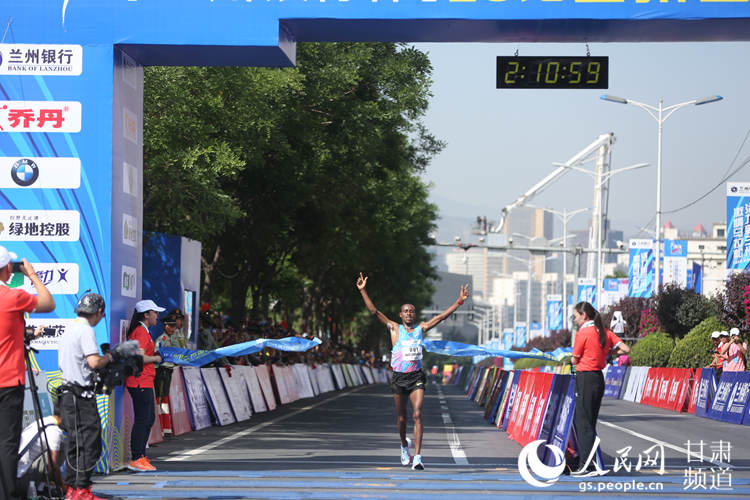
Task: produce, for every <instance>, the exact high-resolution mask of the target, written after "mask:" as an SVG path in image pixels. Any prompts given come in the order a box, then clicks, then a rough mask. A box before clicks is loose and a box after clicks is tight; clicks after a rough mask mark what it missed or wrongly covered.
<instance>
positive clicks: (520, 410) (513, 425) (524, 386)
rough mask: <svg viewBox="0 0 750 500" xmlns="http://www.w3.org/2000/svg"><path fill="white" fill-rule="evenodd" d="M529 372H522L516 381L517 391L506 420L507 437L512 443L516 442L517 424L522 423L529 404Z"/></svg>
mask: <svg viewBox="0 0 750 500" xmlns="http://www.w3.org/2000/svg"><path fill="white" fill-rule="evenodd" d="M531 376H532V375H531V372H529V371H525V370H524V371H522V372H521V378H519V379H518V389H517V390H516V396H515V398H514V399H513V408H511V411H510V418H509V419H508V428H507V429H506V431H507V432H508V437H509V438H510V439H513V440H514V441H518V439H517V438H516V435H517V434H518V427H519V422H521V421H523V418H524V416H525V415H526V407H527V406H528V404H529V381H530V380H531Z"/></svg>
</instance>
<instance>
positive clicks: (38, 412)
mask: <svg viewBox="0 0 750 500" xmlns="http://www.w3.org/2000/svg"><path fill="white" fill-rule="evenodd" d="M24 347H25V349H24V356H25V357H26V378H27V380H28V381H29V390H30V391H31V401H32V403H33V405H34V420H35V422H36V426H37V435H36V436H35V437H34V438H33V439H42V446H41V447H42V450H43V453H44V454H45V455H46V456H45V458H44V474H45V480H46V481H47V492H48V493H47V494H46V495H39V496H37V498H39V499H40V500H41V499H49V500H57V499H60V500H63V499H64V497H65V491H64V489H63V485H61V484H57V483H56V482H55V475H54V473H53V471H52V467H53V466H54V465H53V461H52V450H51V449H50V446H49V440H48V439H47V431H46V430H45V426H44V424H43V421H42V420H43V418H44V416H43V415H42V406H41V404H40V403H39V388H38V387H37V385H36V378H35V377H34V372H33V370H32V369H31V356H30V354H29V353H30V352H31V351H34V352H38V351H37V350H36V349H34V348H33V347H31V346H30V345H29V343H28V342H24ZM20 493H21V495H26V492H25V491H22V492H20Z"/></svg>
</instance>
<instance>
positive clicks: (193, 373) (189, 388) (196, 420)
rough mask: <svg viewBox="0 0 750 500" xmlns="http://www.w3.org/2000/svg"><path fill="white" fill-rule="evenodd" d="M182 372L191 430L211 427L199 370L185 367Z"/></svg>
mask: <svg viewBox="0 0 750 500" xmlns="http://www.w3.org/2000/svg"><path fill="white" fill-rule="evenodd" d="M180 370H182V378H183V381H184V382H185V392H186V393H187V400H188V404H189V406H190V422H191V424H192V426H193V430H194V431H197V430H200V429H205V428H206V427H211V415H210V413H209V409H208V400H207V399H206V389H205V388H204V385H203V378H202V377H201V372H200V368H196V367H192V366H185V367H182V368H180Z"/></svg>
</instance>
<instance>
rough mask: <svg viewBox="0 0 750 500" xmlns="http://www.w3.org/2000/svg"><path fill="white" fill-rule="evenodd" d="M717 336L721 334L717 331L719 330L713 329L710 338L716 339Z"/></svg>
mask: <svg viewBox="0 0 750 500" xmlns="http://www.w3.org/2000/svg"><path fill="white" fill-rule="evenodd" d="M719 336H721V333H719V331H718V330H715V331H714V332H713V333H712V334H711V338H712V339H718V338H719Z"/></svg>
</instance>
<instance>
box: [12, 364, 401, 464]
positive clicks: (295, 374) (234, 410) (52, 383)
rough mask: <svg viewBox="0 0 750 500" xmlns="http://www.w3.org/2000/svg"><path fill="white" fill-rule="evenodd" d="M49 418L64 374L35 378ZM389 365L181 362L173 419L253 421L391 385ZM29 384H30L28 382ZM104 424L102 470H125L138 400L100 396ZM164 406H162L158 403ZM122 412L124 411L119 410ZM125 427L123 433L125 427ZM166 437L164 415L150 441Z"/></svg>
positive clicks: (191, 425)
mask: <svg viewBox="0 0 750 500" xmlns="http://www.w3.org/2000/svg"><path fill="white" fill-rule="evenodd" d="M35 381H36V385H37V387H38V389H39V391H38V394H39V400H40V406H41V409H42V414H43V415H44V416H49V415H51V414H52V405H53V397H52V395H51V393H50V389H52V388H56V387H57V386H59V385H60V383H61V372H59V371H55V372H40V373H39V374H38V375H36V376H35ZM388 381H389V375H388V371H387V369H386V368H370V367H368V366H364V365H359V364H318V365H315V366H312V365H305V364H301V363H300V364H295V365H291V366H277V365H272V366H271V367H269V366H267V365H258V366H246V365H230V366H228V367H218V368H216V367H206V368H199V367H193V366H178V367H175V368H174V369H173V370H172V380H171V383H170V388H169V410H170V411H169V420H170V423H171V430H172V433H173V434H174V435H176V436H179V435H182V434H186V433H188V432H191V431H197V430H200V429H205V428H207V427H211V426H212V425H217V426H225V425H229V424H232V423H235V422H243V421H247V420H250V419H251V418H252V415H253V414H254V413H262V412H267V411H273V410H275V409H276V408H277V407H278V406H279V405H284V404H289V403H292V402H294V401H297V400H300V399H306V398H313V397H316V396H319V395H320V394H324V393H327V392H331V391H339V390H343V389H345V388H347V387H356V386H361V385H365V384H387V383H388ZM27 388H28V385H27ZM118 398H122V415H121V417H120V418H121V421H120V423H121V425H119V426H117V425H115V401H116V400H117V399H118ZM97 404H98V408H99V415H100V417H101V422H102V456H101V457H100V459H99V462H98V464H97V468H96V470H97V472H100V473H104V474H106V473H109V472H110V471H111V470H119V469H120V468H122V467H123V466H124V464H126V463H127V461H128V456H127V455H128V451H129V445H128V444H129V443H130V429H131V427H132V421H133V420H132V418H133V410H132V402H131V401H130V396H129V394H128V392H127V391H125V390H123V389H122V388H118V389H116V390H115V392H114V393H112V394H110V395H98V396H97ZM155 406H156V407H157V408H158V406H159V405H158V404H157V405H155ZM118 413H119V412H118ZM23 418H24V420H23V424H24V427H25V426H27V425H29V424H30V423H32V422H33V421H34V407H33V402H32V399H31V394H30V391H29V390H27V391H26V394H25V399H24V414H23ZM120 429H121V431H120ZM163 439H164V436H163V432H162V429H161V425H160V419H159V418H158V416H157V418H156V419H155V422H154V426H153V427H152V428H151V435H150V436H149V444H155V443H158V442H160V441H162V440H163Z"/></svg>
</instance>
